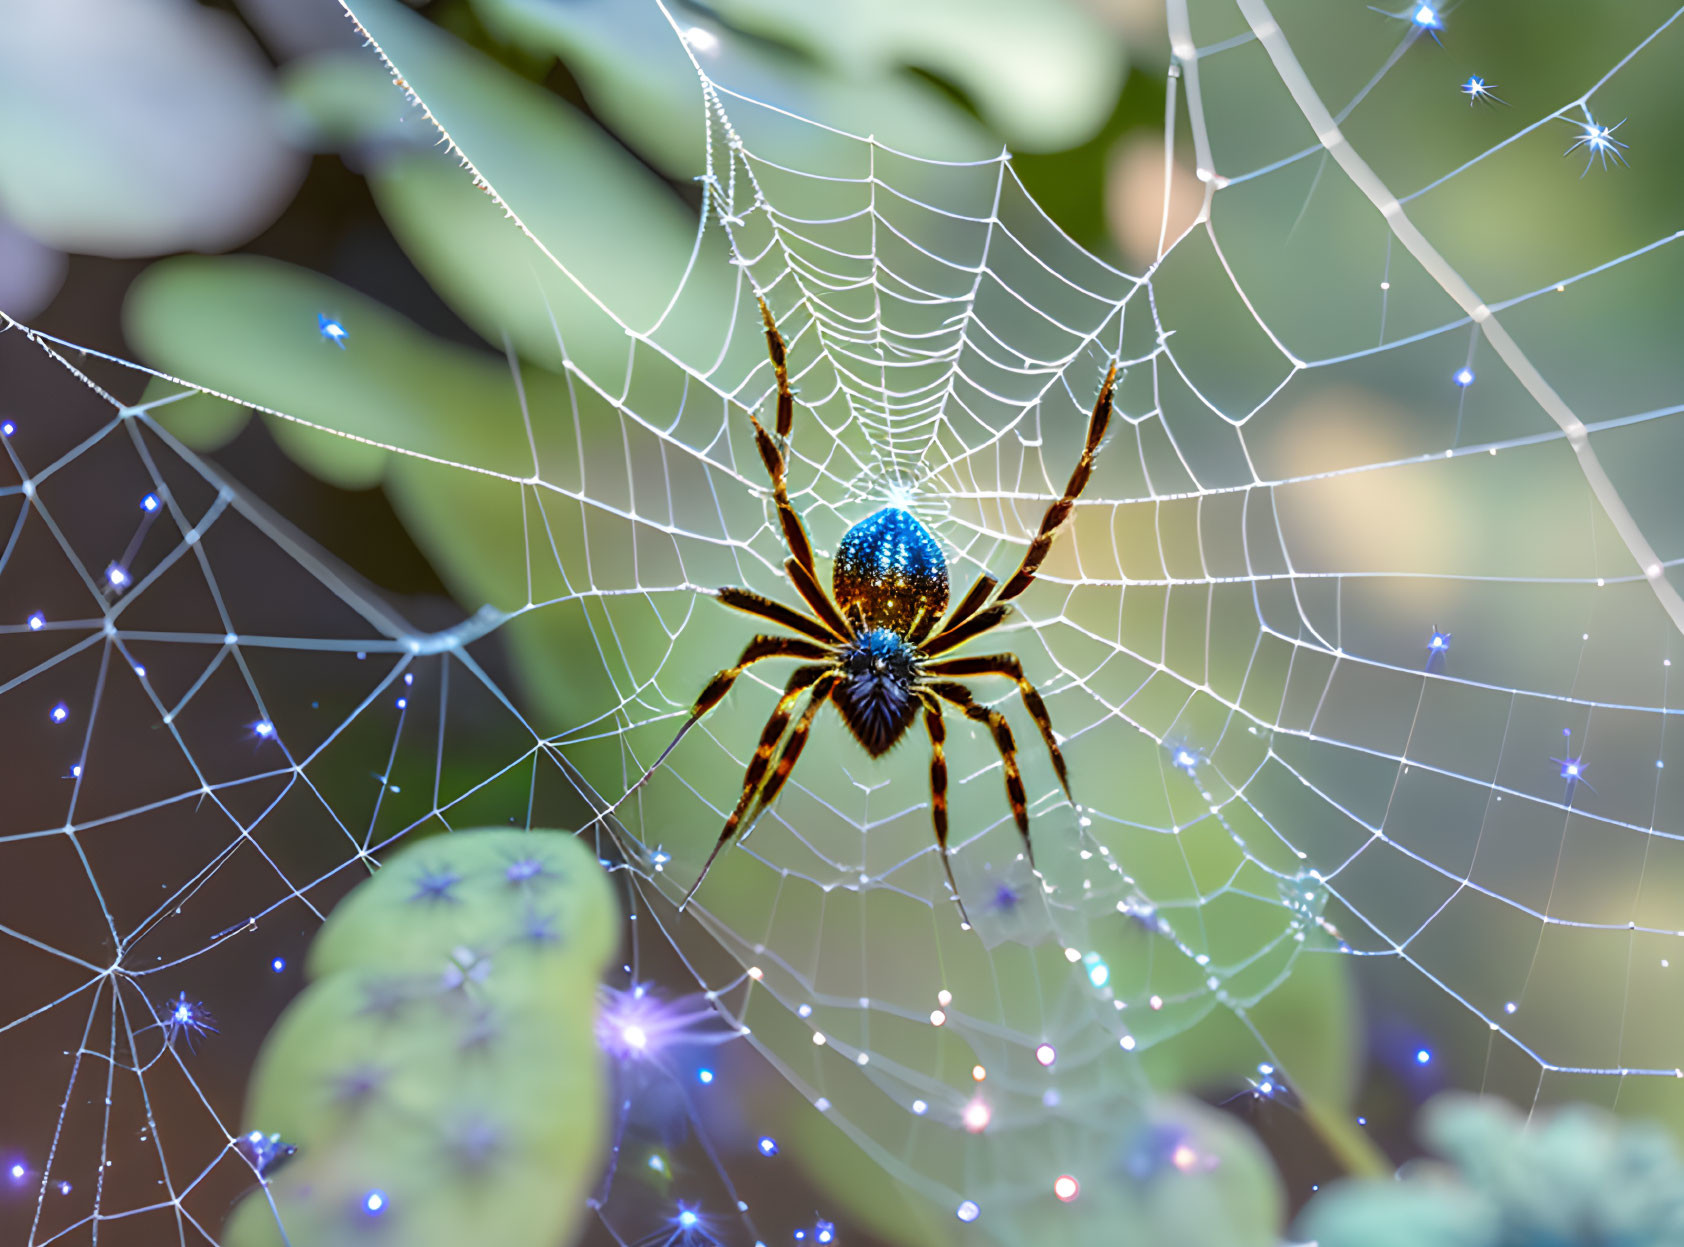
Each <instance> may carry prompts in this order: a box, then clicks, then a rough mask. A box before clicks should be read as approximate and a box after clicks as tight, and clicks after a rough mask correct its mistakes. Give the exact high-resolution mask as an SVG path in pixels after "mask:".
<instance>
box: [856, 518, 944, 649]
mask: <svg viewBox="0 0 1684 1247" xmlns="http://www.w3.org/2000/svg"><path fill="white" fill-rule="evenodd" d="M832 586H833V592H834V593H835V596H836V604H837V606H839V607H841V608H842V613H843V614H844V615H851V614H852V612H853V610H855V609H857V610H858V611H859V613H860V615H861V617H862V618H863V619H864V621H865V626H866V627H867V628H882V629H885V630H886V631H889V632H892V633H894V634H896V635H897V636H901V637H904V636H906V635H907V633H908V632H909V631H910V630H911V629H912V626H913V624H914V623H915V622H916V621H918V620H919V619H920V618H921V619H922V620H923V621H924V623H925V624H930V623H932V622H933V621H934V620H935V619H937V618H939V617H940V615H941V613H942V612H943V611H945V610H946V609H947V560H946V559H945V558H944V557H942V553H941V547H940V546H939V545H937V544H936V539H935V538H934V537H932V536H930V530H929V529H927V528H925V527H924V526H923V525H922V524H920V523H919V522H918V521H917V519H916V518H914V517H913V515H912V514H911V512H908V511H903V510H901V509H900V508H899V507H884V508H883V509H882V510H881V511H878V512H876V513H874V514H872V515H868V516H866V518H865V519H863V520H861V521H860V522H859V523H858V524H855V525H854V526H853V527H852V528H850V529H849V530H848V531H847V533H846V534H845V535H844V536H843V538H842V544H841V546H840V547H838V548H837V551H836V559H835V571H834V576H833V579H832Z"/></svg>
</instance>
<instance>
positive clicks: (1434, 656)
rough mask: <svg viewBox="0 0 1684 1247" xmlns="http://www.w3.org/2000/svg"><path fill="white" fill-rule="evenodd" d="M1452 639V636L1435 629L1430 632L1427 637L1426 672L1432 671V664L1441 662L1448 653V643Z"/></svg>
mask: <svg viewBox="0 0 1684 1247" xmlns="http://www.w3.org/2000/svg"><path fill="white" fill-rule="evenodd" d="M1453 639H1454V637H1453V634H1451V633H1449V632H1443V631H1440V630H1439V629H1438V628H1436V627H1435V628H1434V629H1433V630H1432V634H1431V635H1430V636H1428V637H1427V670H1428V671H1431V670H1432V669H1433V663H1434V662H1439V661H1442V660H1443V658H1444V656H1445V655H1446V654H1448V653H1449V652H1450V642H1451V641H1452V640H1453Z"/></svg>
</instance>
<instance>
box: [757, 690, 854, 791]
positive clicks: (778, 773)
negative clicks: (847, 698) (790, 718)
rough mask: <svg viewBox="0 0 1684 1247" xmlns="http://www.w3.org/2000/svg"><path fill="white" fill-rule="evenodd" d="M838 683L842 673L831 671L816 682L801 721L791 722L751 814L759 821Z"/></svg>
mask: <svg viewBox="0 0 1684 1247" xmlns="http://www.w3.org/2000/svg"><path fill="white" fill-rule="evenodd" d="M841 679H842V673H841V672H840V671H837V670H836V669H835V668H831V669H830V670H829V671H828V672H827V673H826V674H825V675H824V676H823V677H821V678H820V679H819V681H818V682H817V683H816V684H814V685H813V695H812V697H811V698H810V699H809V700H808V702H807V708H806V709H805V710H803V711H802V712H801V717H800V718H799V719H797V720H796V722H795V730H794V731H792V732H790V734H789V739H788V740H786V741H784V747H783V752H782V753H780V754H779V755H778V764H777V766H775V767H773V768H772V774H771V777H770V778H769V779H767V781H766V787H765V788H763V789H761V792H760V800H759V801H758V802H757V803H756V804H755V809H754V813H755V816H756V817H759V815H760V812H761V811H762V810H765V809H766V808H767V807H768V806H770V805H771V804H772V802H774V801H776V800H777V799H778V794H779V793H780V792H782V791H783V786H784V781H785V780H787V779H788V778H789V773H790V772H791V771H793V770H794V769H795V764H796V762H797V761H798V760H799V759H800V757H801V751H802V750H803V749H805V748H806V747H807V737H808V734H809V733H811V732H812V730H813V720H814V719H816V718H817V717H818V714H819V711H820V710H822V709H824V704H825V702H827V701H829V700H830V695H831V694H832V693H833V692H835V691H836V685H837V684H838V682H840V680H841Z"/></svg>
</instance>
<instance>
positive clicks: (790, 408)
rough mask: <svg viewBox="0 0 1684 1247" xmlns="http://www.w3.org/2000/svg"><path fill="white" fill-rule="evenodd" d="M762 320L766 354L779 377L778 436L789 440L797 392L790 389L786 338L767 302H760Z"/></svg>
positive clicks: (793, 420) (762, 300)
mask: <svg viewBox="0 0 1684 1247" xmlns="http://www.w3.org/2000/svg"><path fill="white" fill-rule="evenodd" d="M759 303H760V319H761V320H763V321H765V322H766V353H767V354H768V355H770V356H771V357H772V371H773V372H774V373H776V374H777V377H778V436H779V437H781V438H783V439H784V440H785V441H788V440H789V431H790V428H791V426H793V425H794V423H795V392H794V391H793V390H791V389H790V388H789V365H788V362H787V361H786V360H785V358H784V336H783V334H781V333H779V332H778V325H777V322H776V321H774V320H773V319H772V311H771V309H770V308H768V307H767V306H766V300H765V299H761V300H759Z"/></svg>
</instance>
